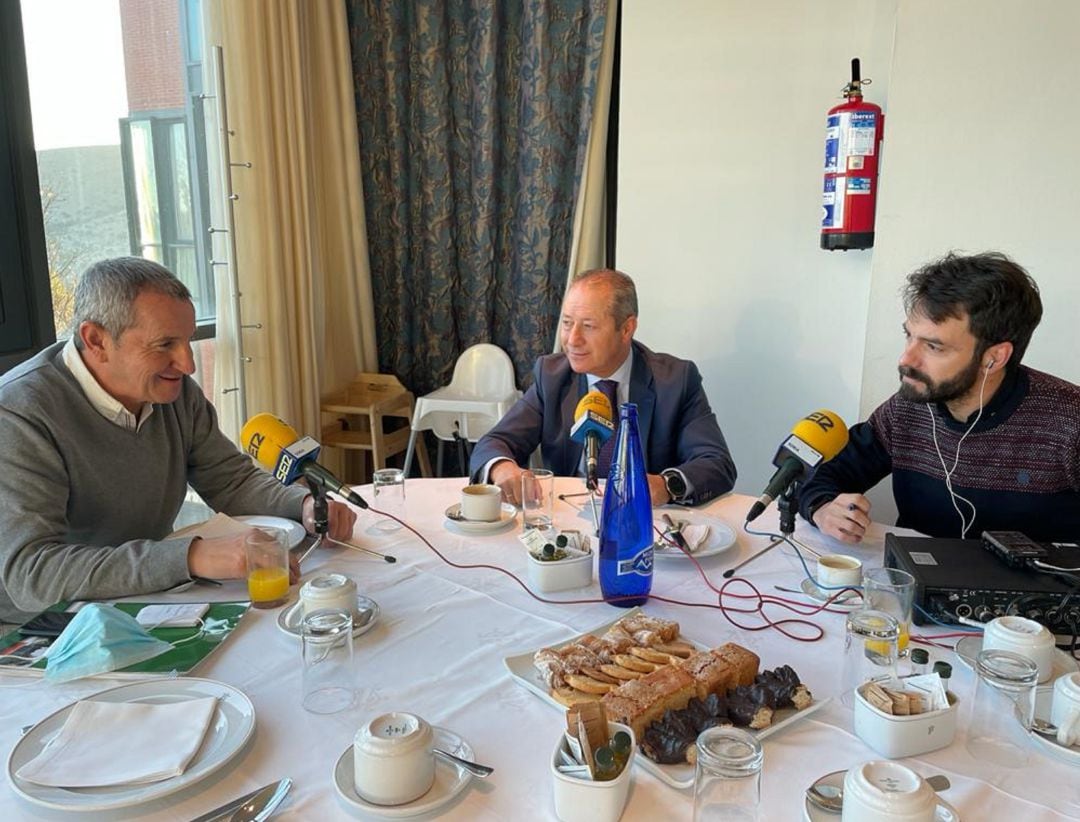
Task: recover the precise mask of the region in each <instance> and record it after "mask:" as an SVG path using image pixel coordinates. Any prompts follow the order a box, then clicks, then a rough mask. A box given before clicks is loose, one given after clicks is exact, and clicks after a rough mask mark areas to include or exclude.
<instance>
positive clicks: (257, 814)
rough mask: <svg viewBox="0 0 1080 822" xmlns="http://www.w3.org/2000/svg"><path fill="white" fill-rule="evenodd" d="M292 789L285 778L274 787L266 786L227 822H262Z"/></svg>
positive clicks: (289, 781) (288, 780)
mask: <svg viewBox="0 0 1080 822" xmlns="http://www.w3.org/2000/svg"><path fill="white" fill-rule="evenodd" d="M291 787H292V780H291V779H289V778H288V777H286V778H285V779H282V780H281V781H280V782H278V783H277V784H276V785H273V786H270V785H267V786H266V787H265V788H263V789H262V790H261V791H259V792H258V793H257V794H255V796H254V797H253V798H252V799H249V800H248V801H247V802H245V803H244V804H243V805H241V806H240V807H239V808H237V809H236V810H235V811H233V815H232V816H231V817H229V822H264V820H266V819H268V818H269V817H270V815H271V814H272V813H273V812H274V811H275V810H276V809H277V806H278V805H280V804H281V802H282V800H283V799H284V798H285V794H287V793H288V792H289V788H291Z"/></svg>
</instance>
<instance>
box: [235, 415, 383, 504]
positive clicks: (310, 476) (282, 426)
mask: <svg viewBox="0 0 1080 822" xmlns="http://www.w3.org/2000/svg"><path fill="white" fill-rule="evenodd" d="M240 444H241V445H242V446H243V447H244V450H246V451H247V452H248V453H249V454H251V456H253V457H254V458H255V459H256V460H257V461H258V462H259V463H260V464H261V465H262V466H263V467H264V468H266V469H267V470H268V471H270V473H272V474H273V475H274V476H275V477H277V479H278V481H279V482H280V483H281V484H282V485H288V484H289V483H291V482H292V481H293V480H295V479H296V478H297V477H301V476H302V477H304V478H305V479H306V480H307V481H308V482H309V483H315V484H316V485H318V486H319V488H321V489H322V490H323V491H333V492H334V493H335V494H338V495H339V496H341V497H344V498H345V499H346V500H348V501H349V502H351V503H352V504H353V505H356V506H357V507H359V508H367V507H368V504H367V503H366V502H364V500H363V498H362V497H361V496H360V495H359V494H357V493H356V492H355V491H353V490H352V489H351V488H349V486H347V485H346V484H345V483H343V482H342V481H341V480H339V479H338V478H337V477H335V476H334V474H333V473H332V472H331V471H329V470H328V469H326V468H323V467H322V466H321V465H319V463H317V462H316V461H315V460H316V458H317V457H318V456H319V443H317V442H315V440H313V439H312V438H311V437H303V438H301V437H300V435H299V434H297V433H296V431H295V430H294V429H293V428H292V426H290V425H289V424H288V423H286V422H284V421H283V420H280V419H278V418H277V417H275V416H274V415H273V414H266V413H262V414H256V415H255V416H254V417H252V418H251V419H250V420H248V421H247V422H246V423H244V428H243V430H242V431H241V432H240Z"/></svg>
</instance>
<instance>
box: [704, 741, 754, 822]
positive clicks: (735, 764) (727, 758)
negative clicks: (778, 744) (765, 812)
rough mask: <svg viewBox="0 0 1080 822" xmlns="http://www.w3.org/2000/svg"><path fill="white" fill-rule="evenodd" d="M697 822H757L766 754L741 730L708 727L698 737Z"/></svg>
mask: <svg viewBox="0 0 1080 822" xmlns="http://www.w3.org/2000/svg"><path fill="white" fill-rule="evenodd" d="M696 745H697V763H696V764H695V765H694V822H711V821H712V820H717V822H718V821H719V820H725V822H726V820H732V822H735V820H738V822H757V819H758V805H759V804H760V802H761V764H762V760H763V758H764V752H763V751H762V749H761V743H760V742H759V741H758V739H757V737H756V736H754V735H753V734H752V733H749V732H747V731H744V730H743V729H742V728H732V727H723V728H708V729H706V730H704V731H702V732H701V734H700V735H699V736H698V738H697V743H696Z"/></svg>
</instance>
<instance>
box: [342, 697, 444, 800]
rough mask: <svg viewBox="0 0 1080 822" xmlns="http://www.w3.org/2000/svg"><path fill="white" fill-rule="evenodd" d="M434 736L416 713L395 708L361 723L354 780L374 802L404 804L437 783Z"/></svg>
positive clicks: (355, 748) (355, 747) (355, 743)
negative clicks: (395, 709) (433, 749)
mask: <svg viewBox="0 0 1080 822" xmlns="http://www.w3.org/2000/svg"><path fill="white" fill-rule="evenodd" d="M434 744H435V735H434V733H433V732H432V730H431V726H430V725H429V724H428V723H427V722H425V721H424V720H423V719H421V718H420V717H418V716H416V715H415V714H409V713H403V712H401V711H393V712H391V713H387V714H382V715H380V716H377V717H375V718H374V719H372V720H371V721H370V722H368V723H366V724H365V725H362V726H361V727H360V730H358V731H357V732H356V737H355V738H354V739H353V783H354V786H355V787H356V792H357V794H359V795H360V797H361V798H362V799H364V800H366V801H368V802H371V803H372V804H374V805H404V804H405V803H406V802H412V801H413V800H414V799H419V798H420V797H421V796H423V795H424V794H425V793H427V792H428V791H429V790H431V786H432V785H433V784H434V783H435V754H434V753H432V747H433V746H434Z"/></svg>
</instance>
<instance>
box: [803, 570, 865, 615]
mask: <svg viewBox="0 0 1080 822" xmlns="http://www.w3.org/2000/svg"><path fill="white" fill-rule="evenodd" d="M799 588H801V589H802V592H803V593H804V594H806V595H807V596H808V597H810V599H812V600H814V601H815V602H825V601H826V600H827V599H828V598H829V597H830V596H832V595H833V594H836V593H838V591H823V590H821V589H820V588H818V587H817V585H815V584H814V580H812V579H810V577H803V581H802V582H800V583H799ZM862 604H863V601H862V596H861V595H860V594H853V593H851V592H850V591H848V593H846V594H841V596H840V598H839V599H837V600H836V601H834V602H833V603H832V604H831V605H829V607H830V608H833V609H835V610H837V611H857V610H858V609H859V608H862Z"/></svg>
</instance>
